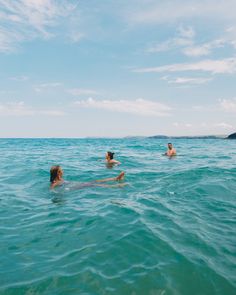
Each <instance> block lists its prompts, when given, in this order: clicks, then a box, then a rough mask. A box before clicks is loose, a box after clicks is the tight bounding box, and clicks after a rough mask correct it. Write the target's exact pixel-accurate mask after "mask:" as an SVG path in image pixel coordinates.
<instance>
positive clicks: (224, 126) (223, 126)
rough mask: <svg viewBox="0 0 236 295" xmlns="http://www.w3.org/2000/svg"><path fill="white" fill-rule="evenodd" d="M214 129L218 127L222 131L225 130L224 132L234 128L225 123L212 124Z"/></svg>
mask: <svg viewBox="0 0 236 295" xmlns="http://www.w3.org/2000/svg"><path fill="white" fill-rule="evenodd" d="M214 127H220V128H222V129H226V130H231V129H234V127H233V126H232V125H230V124H228V123H225V122H221V123H216V124H214Z"/></svg>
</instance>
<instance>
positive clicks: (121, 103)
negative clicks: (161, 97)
mask: <svg viewBox="0 0 236 295" xmlns="http://www.w3.org/2000/svg"><path fill="white" fill-rule="evenodd" d="M75 104H76V105H77V106H78V107H84V108H93V109H102V110H107V111H113V112H122V113H131V114H135V115H142V116H168V115H170V111H171V108H170V107H169V106H167V105H165V104H162V103H159V102H154V101H150V100H145V99H142V98H139V99H136V100H123V99H122V100H96V99H93V98H88V99H86V100H79V101H77V102H76V103H75Z"/></svg>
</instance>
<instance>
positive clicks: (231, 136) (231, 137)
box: [227, 132, 236, 139]
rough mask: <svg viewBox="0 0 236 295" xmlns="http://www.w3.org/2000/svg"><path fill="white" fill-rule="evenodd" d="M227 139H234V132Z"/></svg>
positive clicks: (235, 136)
mask: <svg viewBox="0 0 236 295" xmlns="http://www.w3.org/2000/svg"><path fill="white" fill-rule="evenodd" d="M227 139H236V132H235V133H232V134H230V135H229V136H228V137H227Z"/></svg>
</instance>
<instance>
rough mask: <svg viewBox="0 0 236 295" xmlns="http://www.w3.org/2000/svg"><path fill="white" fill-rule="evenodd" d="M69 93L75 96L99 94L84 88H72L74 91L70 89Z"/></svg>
mask: <svg viewBox="0 0 236 295" xmlns="http://www.w3.org/2000/svg"><path fill="white" fill-rule="evenodd" d="M67 92H68V93H70V94H72V95H74V96H80V95H93V94H98V93H97V91H95V90H93V89H84V88H72V89H68V90H67Z"/></svg>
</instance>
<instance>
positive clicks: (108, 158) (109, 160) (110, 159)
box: [106, 152, 121, 165]
mask: <svg viewBox="0 0 236 295" xmlns="http://www.w3.org/2000/svg"><path fill="white" fill-rule="evenodd" d="M114 154H115V153H112V152H107V153H106V162H107V164H108V165H113V164H117V165H120V164H121V163H120V162H119V161H116V160H115V159H113V158H114Z"/></svg>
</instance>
